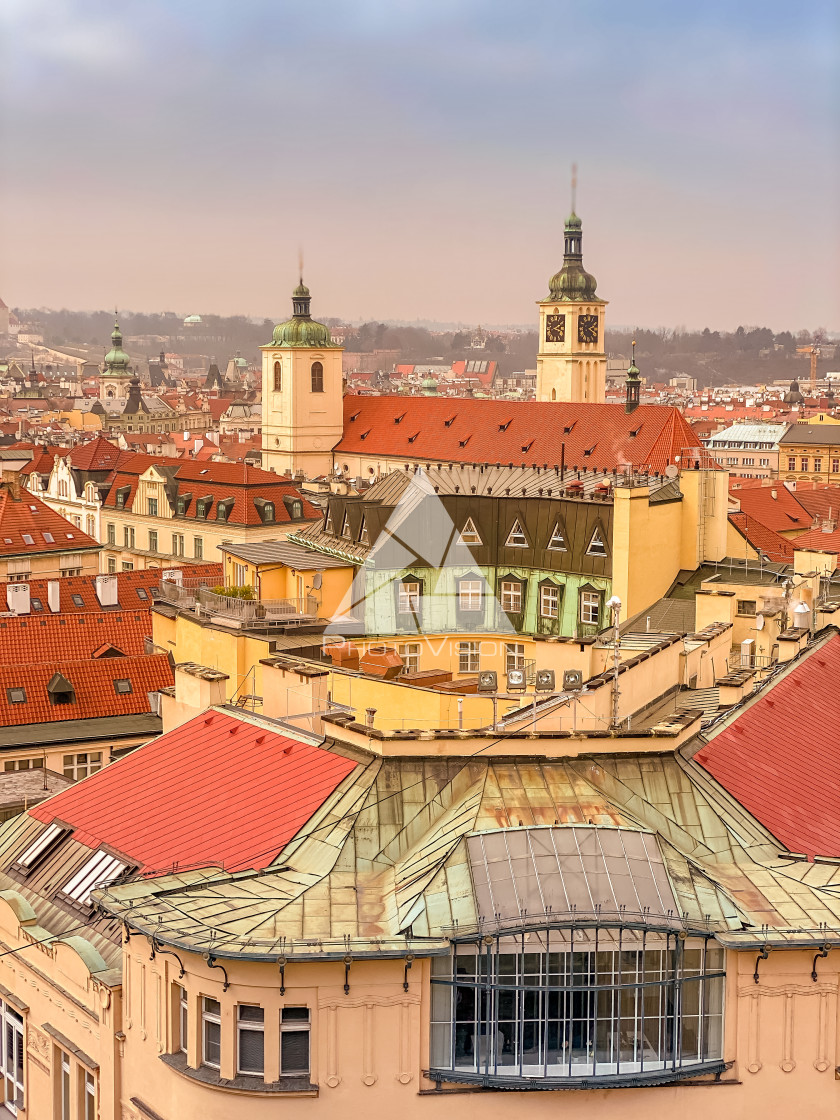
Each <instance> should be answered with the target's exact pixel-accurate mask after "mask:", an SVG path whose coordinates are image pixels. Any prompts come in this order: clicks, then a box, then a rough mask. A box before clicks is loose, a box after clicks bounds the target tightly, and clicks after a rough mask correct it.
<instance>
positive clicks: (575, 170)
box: [572, 163, 577, 214]
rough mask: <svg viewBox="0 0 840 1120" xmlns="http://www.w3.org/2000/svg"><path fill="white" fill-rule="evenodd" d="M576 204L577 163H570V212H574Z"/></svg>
mask: <svg viewBox="0 0 840 1120" xmlns="http://www.w3.org/2000/svg"><path fill="white" fill-rule="evenodd" d="M576 205H577V164H576V163H573V164H572V213H573V214H574V212H575V206H576Z"/></svg>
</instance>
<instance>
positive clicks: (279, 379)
mask: <svg viewBox="0 0 840 1120" xmlns="http://www.w3.org/2000/svg"><path fill="white" fill-rule="evenodd" d="M282 388H283V367H282V366H281V365H280V363H279V362H275V363H274V392H275V393H279V392H280V391H281V389H282Z"/></svg>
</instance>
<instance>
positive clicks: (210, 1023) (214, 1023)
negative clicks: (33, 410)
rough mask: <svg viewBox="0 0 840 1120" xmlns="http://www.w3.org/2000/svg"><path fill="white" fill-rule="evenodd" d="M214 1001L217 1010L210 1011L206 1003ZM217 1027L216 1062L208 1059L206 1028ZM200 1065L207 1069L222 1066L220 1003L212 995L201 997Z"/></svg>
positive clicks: (218, 1068)
mask: <svg viewBox="0 0 840 1120" xmlns="http://www.w3.org/2000/svg"><path fill="white" fill-rule="evenodd" d="M211 1003H214V1004H215V1005H216V1007H218V1009H219V1010H218V1011H210V1010H209V1009H208V1004H211ZM209 1027H216V1028H217V1039H216V1042H215V1045H216V1046H218V1050H219V1060H218V1062H211V1061H208V1058H207V1051H208V1028H209ZM200 1056H201V1065H203V1066H205V1067H206V1068H207V1069H215V1070H220V1069H221V1068H222V1005H221V1002H220V1001H219V1000H217V999H214V998H213V997H212V996H202V997H201V1055H200Z"/></svg>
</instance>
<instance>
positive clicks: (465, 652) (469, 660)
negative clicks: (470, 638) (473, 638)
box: [458, 642, 481, 673]
mask: <svg viewBox="0 0 840 1120" xmlns="http://www.w3.org/2000/svg"><path fill="white" fill-rule="evenodd" d="M479 650H480V647H479V644H478V642H459V643H458V672H459V673H477V672H478V671H479V665H480V664H481V658H480V653H479Z"/></svg>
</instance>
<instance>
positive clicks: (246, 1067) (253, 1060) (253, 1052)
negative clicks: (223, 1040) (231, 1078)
mask: <svg viewBox="0 0 840 1120" xmlns="http://www.w3.org/2000/svg"><path fill="white" fill-rule="evenodd" d="M236 1053H237V1065H236V1068H237V1072H239V1073H256V1074H261V1073H262V1072H263V1070H264V1069H265V1013H264V1011H263V1009H262V1008H261V1007H256V1006H255V1005H253V1004H249V1003H240V1005H239V1006H238V1007H237V1009H236Z"/></svg>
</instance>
